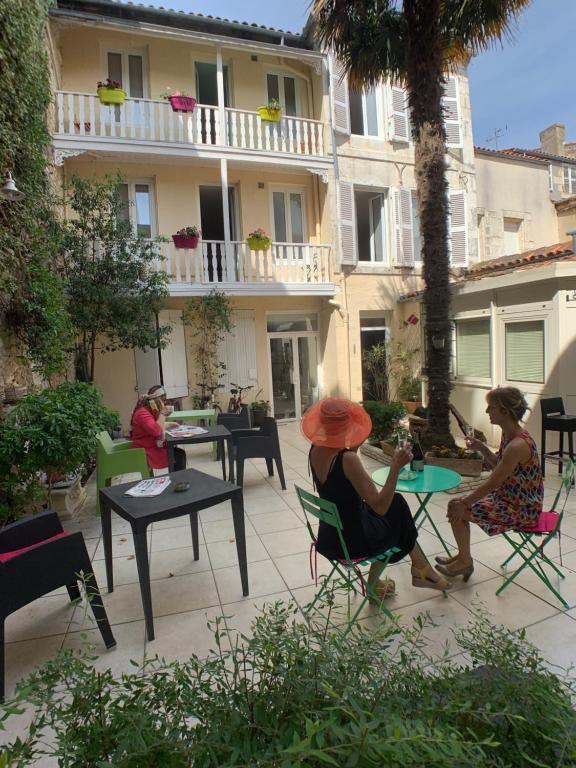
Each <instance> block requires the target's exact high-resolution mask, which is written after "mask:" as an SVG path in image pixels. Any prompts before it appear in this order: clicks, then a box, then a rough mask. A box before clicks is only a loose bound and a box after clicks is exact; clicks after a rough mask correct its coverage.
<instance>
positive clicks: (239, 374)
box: [218, 309, 258, 410]
mask: <svg viewBox="0 0 576 768" xmlns="http://www.w3.org/2000/svg"><path fill="white" fill-rule="evenodd" d="M232 323H233V325H234V327H233V328H232V330H231V331H230V333H226V334H225V335H224V338H223V339H222V341H221V342H220V344H219V345H218V360H220V361H222V362H223V363H224V365H225V366H226V369H225V370H224V371H223V374H224V375H223V376H222V378H221V379H220V380H219V382H218V383H219V384H223V385H224V386H223V389H221V390H220V394H219V396H218V399H219V400H220V405H221V406H222V409H223V410H226V406H227V405H228V399H229V397H230V387H231V384H232V382H234V383H235V384H239V385H240V386H242V387H246V386H249V385H250V384H253V385H254V386H256V384H257V383H258V363H257V359H256V324H255V320H254V312H253V311H252V310H251V309H238V310H236V311H234V312H233V313H232ZM256 391H257V387H256V389H255V390H252V394H255V393H256Z"/></svg>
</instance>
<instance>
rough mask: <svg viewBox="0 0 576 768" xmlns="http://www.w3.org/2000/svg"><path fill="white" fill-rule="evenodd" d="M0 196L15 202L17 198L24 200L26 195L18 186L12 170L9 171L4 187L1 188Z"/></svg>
mask: <svg viewBox="0 0 576 768" xmlns="http://www.w3.org/2000/svg"><path fill="white" fill-rule="evenodd" d="M0 197H3V198H4V200H10V201H11V202H14V201H15V200H22V198H23V197H24V192H20V190H19V189H18V188H17V187H16V182H15V181H14V179H13V178H12V174H11V173H10V171H8V172H7V174H6V181H5V182H4V184H3V186H2V188H0Z"/></svg>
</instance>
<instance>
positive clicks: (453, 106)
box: [442, 76, 462, 147]
mask: <svg viewBox="0 0 576 768" xmlns="http://www.w3.org/2000/svg"><path fill="white" fill-rule="evenodd" d="M442 108H443V112H444V126H445V128H446V145H447V146H448V147H461V146H462V126H461V124H460V101H459V88H458V78H457V77H452V76H450V77H449V78H448V81H447V83H446V85H445V86H444V95H443V97H442Z"/></svg>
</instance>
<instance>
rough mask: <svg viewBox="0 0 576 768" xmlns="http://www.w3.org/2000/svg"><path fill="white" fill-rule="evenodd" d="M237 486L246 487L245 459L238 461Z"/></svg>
mask: <svg viewBox="0 0 576 768" xmlns="http://www.w3.org/2000/svg"><path fill="white" fill-rule="evenodd" d="M236 485H239V486H240V487H242V486H243V485H244V459H236Z"/></svg>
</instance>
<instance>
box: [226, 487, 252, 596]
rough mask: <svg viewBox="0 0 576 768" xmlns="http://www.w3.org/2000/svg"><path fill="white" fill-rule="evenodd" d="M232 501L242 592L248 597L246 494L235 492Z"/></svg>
mask: <svg viewBox="0 0 576 768" xmlns="http://www.w3.org/2000/svg"><path fill="white" fill-rule="evenodd" d="M230 501H231V503H232V518H233V520H234V534H235V536H236V551H237V552H238V564H239V566H240V580H241V582H242V594H243V595H244V597H247V596H248V595H249V594H250V593H249V590H248V562H247V560H246V533H245V530H244V496H243V495H242V491H238V492H237V493H235V494H234V495H233V496H232V498H231V499H230Z"/></svg>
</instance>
